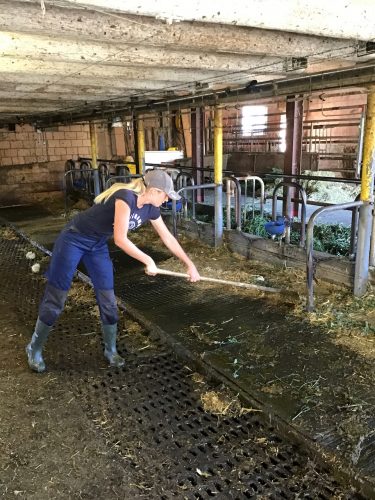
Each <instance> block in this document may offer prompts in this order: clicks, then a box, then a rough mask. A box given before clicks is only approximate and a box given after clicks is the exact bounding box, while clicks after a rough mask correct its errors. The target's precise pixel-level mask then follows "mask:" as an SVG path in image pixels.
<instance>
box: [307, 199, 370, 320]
mask: <svg viewBox="0 0 375 500" xmlns="http://www.w3.org/2000/svg"><path fill="white" fill-rule="evenodd" d="M362 205H364V202H363V201H353V202H351V203H342V204H340V205H334V206H331V207H322V208H318V210H315V212H314V213H313V214H312V215H311V217H310V220H309V222H308V224H307V232H306V235H307V236H306V279H307V310H308V311H309V312H311V311H313V310H314V255H313V252H314V250H313V248H314V236H313V233H314V226H315V220H316V219H317V217H319V215H321V214H322V213H323V212H334V211H337V210H346V209H348V208H355V207H360V206H362Z"/></svg>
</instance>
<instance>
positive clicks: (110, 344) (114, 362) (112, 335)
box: [102, 323, 125, 368]
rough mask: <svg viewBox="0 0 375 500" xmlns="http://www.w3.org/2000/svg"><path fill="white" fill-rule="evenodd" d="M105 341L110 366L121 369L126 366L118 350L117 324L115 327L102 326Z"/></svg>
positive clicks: (105, 354)
mask: <svg viewBox="0 0 375 500" xmlns="http://www.w3.org/2000/svg"><path fill="white" fill-rule="evenodd" d="M102 330H103V340H104V356H105V357H106V359H107V360H108V362H109V364H110V366H114V367H115V368H121V367H122V366H124V364H125V360H124V358H122V357H121V356H120V355H119V353H118V352H117V349H116V337H117V323H115V324H114V325H104V324H102Z"/></svg>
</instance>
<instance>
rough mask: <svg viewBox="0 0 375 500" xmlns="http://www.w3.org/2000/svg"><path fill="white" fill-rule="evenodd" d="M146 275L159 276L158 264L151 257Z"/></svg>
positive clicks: (147, 264) (147, 263)
mask: <svg viewBox="0 0 375 500" xmlns="http://www.w3.org/2000/svg"><path fill="white" fill-rule="evenodd" d="M145 273H146V274H148V275H150V276H155V275H156V274H158V269H157V267H156V264H155V262H154V261H153V259H151V257H149V260H148V261H147V262H146V268H145Z"/></svg>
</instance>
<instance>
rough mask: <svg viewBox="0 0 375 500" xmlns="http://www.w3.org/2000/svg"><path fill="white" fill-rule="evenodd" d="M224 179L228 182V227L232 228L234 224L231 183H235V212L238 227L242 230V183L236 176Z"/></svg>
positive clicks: (238, 229)
mask: <svg viewBox="0 0 375 500" xmlns="http://www.w3.org/2000/svg"><path fill="white" fill-rule="evenodd" d="M223 181H225V182H226V189H227V193H226V194H227V196H226V199H227V206H226V215H227V229H228V230H230V229H231V226H232V220H231V217H232V214H231V208H232V207H231V197H232V196H231V184H234V192H235V195H234V213H235V218H236V226H237V227H236V229H237V231H241V184H240V181H239V180H238V179H237V178H236V177H232V176H230V177H223Z"/></svg>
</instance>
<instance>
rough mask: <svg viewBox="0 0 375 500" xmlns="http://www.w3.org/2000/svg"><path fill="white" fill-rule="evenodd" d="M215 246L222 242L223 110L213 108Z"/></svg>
mask: <svg viewBox="0 0 375 500" xmlns="http://www.w3.org/2000/svg"><path fill="white" fill-rule="evenodd" d="M214 123H215V125H214V180H215V184H216V186H217V187H216V189H215V247H219V246H221V244H222V243H223V196H222V195H223V110H222V109H221V108H218V107H216V108H215V120H214Z"/></svg>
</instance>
